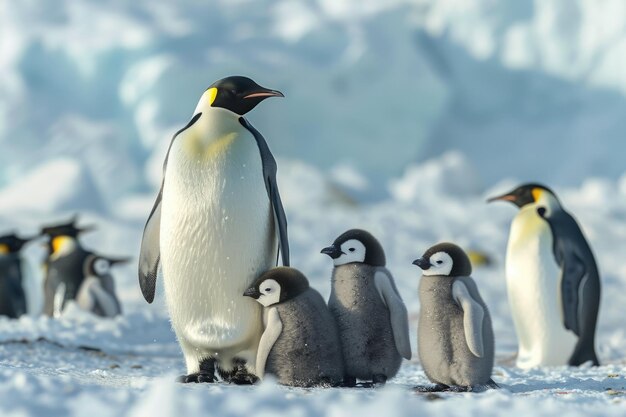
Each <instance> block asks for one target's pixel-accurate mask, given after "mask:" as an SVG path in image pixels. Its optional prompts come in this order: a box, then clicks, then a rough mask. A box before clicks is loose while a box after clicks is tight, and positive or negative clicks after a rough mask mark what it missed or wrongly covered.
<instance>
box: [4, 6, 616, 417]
mask: <svg viewBox="0 0 626 417" xmlns="http://www.w3.org/2000/svg"><path fill="white" fill-rule="evenodd" d="M625 28H626V6H625V5H624V2H623V1H621V0H605V1H601V2H600V1H597V0H536V1H534V2H506V1H493V0H388V1H378V0H345V1H336V0H303V1H299V2H295V1H292V0H279V1H270V0H264V1H251V0H236V1H231V0H228V1H227V0H219V1H214V2H200V1H197V0H182V1H180V2H176V3H167V4H166V3H159V2H154V1H149V0H137V1H134V2H122V1H110V2H96V1H93V0H59V1H56V2H54V3H50V4H46V3H43V2H35V1H0V79H2V82H1V83H0V232H2V233H4V231H11V230H17V231H20V232H22V233H23V234H24V235H29V234H32V233H36V232H37V231H38V230H39V228H40V226H41V225H42V224H46V223H54V222H61V221H66V220H67V219H69V218H70V217H71V216H72V215H74V214H75V213H77V212H79V213H81V217H80V223H79V224H81V225H90V224H94V225H96V226H97V227H98V230H97V231H95V232H92V233H90V234H87V235H85V237H84V243H85V246H86V247H87V248H89V249H94V250H96V251H97V252H98V253H102V254H105V255H110V256H129V255H130V256H135V257H136V256H137V255H138V250H139V243H140V239H141V231H142V228H143V225H144V222H145V220H146V216H147V214H148V213H149V211H150V209H151V207H152V203H153V201H154V198H155V195H156V189H157V188H158V186H159V184H160V181H161V172H162V162H163V157H164V155H165V152H166V150H167V146H168V144H169V141H170V138H171V134H172V133H173V132H175V131H176V130H178V129H179V128H180V127H182V126H184V125H185V124H186V122H187V121H188V119H189V118H190V117H191V111H192V109H193V108H194V107H195V104H196V102H197V99H198V97H199V96H200V94H201V93H202V91H204V89H205V88H206V87H207V86H208V85H209V84H210V83H211V82H213V81H214V80H216V79H218V78H221V77H223V76H226V75H231V74H243V75H249V76H251V77H253V78H254V79H255V80H256V81H258V82H259V83H261V84H262V85H266V86H268V87H271V88H275V89H279V90H281V91H283V92H284V93H285V95H286V98H285V99H282V100H274V101H272V102H271V103H270V102H268V103H267V105H262V106H259V107H258V109H255V110H254V112H253V113H252V114H250V116H249V119H250V121H251V122H252V123H253V124H254V125H255V127H257V128H258V129H259V130H260V131H261V132H263V134H264V136H265V137H266V138H267V140H268V143H269V145H270V146H271V148H272V149H273V151H274V153H275V155H276V156H277V158H278V165H279V174H278V182H279V186H280V191H281V195H282V198H283V200H284V204H285V208H286V211H287V216H288V219H289V226H290V229H289V233H290V241H291V247H292V265H293V266H295V267H297V268H298V269H300V270H301V271H303V272H304V273H305V274H306V275H307V277H308V278H309V280H310V282H311V285H312V286H313V287H315V288H316V289H317V290H318V291H320V292H321V294H322V295H323V296H324V297H326V298H327V297H328V295H329V292H330V274H331V268H332V265H331V262H330V260H329V259H328V258H327V257H326V256H324V255H321V254H320V253H319V251H320V249H322V248H323V247H325V246H327V245H329V244H330V243H331V242H332V241H333V240H334V239H335V237H336V236H338V235H339V234H340V233H342V232H344V231H345V230H348V229H350V228H364V229H367V230H369V231H371V232H372V233H373V234H374V235H375V236H376V237H377V238H378V239H379V240H380V241H381V243H382V244H383V246H384V247H385V250H386V253H387V258H388V266H389V269H390V270H391V272H392V273H393V275H394V277H395V280H396V283H397V285H398V288H399V291H400V292H401V294H402V296H403V298H404V300H405V302H406V304H407V308H408V310H409V314H410V325H411V340H412V344H413V353H414V357H415V358H417V355H416V343H415V341H416V326H417V314H418V311H419V303H418V297H417V283H418V279H419V276H420V271H419V270H418V269H417V268H416V267H415V266H413V265H411V262H412V260H413V259H415V258H416V257H418V256H419V255H420V254H422V253H423V252H424V250H425V249H426V248H428V247H430V246H431V245H433V244H434V243H436V242H439V241H444V240H449V241H453V242H456V243H458V244H459V245H461V246H462V247H464V248H465V249H466V250H477V251H481V252H484V253H486V254H487V255H488V257H489V258H490V260H491V262H490V264H489V265H487V266H484V267H479V268H476V269H475V272H474V274H473V276H474V278H475V280H476V282H477V285H478V287H479V289H480V291H481V294H482V296H483V298H484V300H485V302H486V304H487V305H488V306H489V308H490V311H491V313H492V317H493V324H494V331H495V335H496V368H495V371H494V380H496V381H497V382H498V383H499V384H501V385H502V387H503V389H502V390H498V391H488V392H485V393H482V394H442V395H430V396H428V395H417V394H415V393H413V392H412V391H411V387H413V386H415V385H418V384H425V383H427V380H426V378H425V376H424V373H423V370H422V368H421V366H420V365H419V361H418V360H417V359H414V360H412V361H411V362H406V361H405V362H404V364H403V366H402V368H401V370H400V373H399V375H398V377H397V378H395V379H394V380H392V381H391V382H390V383H389V384H388V386H387V387H385V388H383V389H375V390H367V389H323V390H322V389H311V390H304V389H287V388H284V387H280V386H277V385H276V384H275V383H272V381H266V382H264V383H263V384H262V385H260V386H255V387H238V386H230V385H224V384H218V385H199V386H195V385H194V386H183V385H179V384H175V383H174V382H173V380H174V378H175V376H177V375H179V374H181V373H182V372H183V370H184V363H183V359H182V354H181V353H180V350H179V347H178V345H177V343H176V341H175V338H174V335H173V333H172V331H171V328H170V323H169V320H168V317H167V313H166V311H165V304H164V300H163V291H162V288H161V287H160V286H161V285H162V283H159V287H158V288H157V299H156V300H155V302H154V304H152V305H148V304H146V303H145V301H144V300H143V298H142V296H141V293H140V291H139V288H138V283H137V278H136V268H135V265H133V264H130V265H126V266H120V267H119V268H117V269H116V270H115V271H114V275H115V277H116V283H117V288H118V291H119V295H120V299H121V302H122V304H123V309H124V312H125V315H124V316H122V317H118V318H115V319H98V318H95V317H92V316H90V315H88V314H86V313H83V312H81V311H79V310H77V309H75V308H74V309H69V311H68V312H67V314H65V315H64V316H63V317H62V318H60V319H58V320H52V319H49V318H44V317H38V316H36V315H31V316H28V317H22V318H21V319H19V320H15V321H10V320H6V319H0V415H2V416H3V417H4V416H8V417H26V416H28V417H30V416H44V415H45V416H51V417H56V416H79V415H86V414H89V415H91V416H93V417H101V416H121V415H128V416H132V417H147V416H164V417H168V416H180V415H185V414H195V415H219V416H235V415H250V414H254V415H259V416H263V415H267V416H273V415H277V414H284V415H295V416H302V417H308V416H318V415H328V416H340V415H346V414H348V413H350V414H351V415H357V416H360V417H367V416H380V415H397V416H414V415H420V416H431V415H467V414H471V415H481V416H491V415H502V414H504V413H506V414H507V415H510V414H514V415H515V414H519V415H523V414H525V415H534V416H554V415H558V414H567V415H571V416H589V415H602V416H620V417H621V416H623V415H624V414H625V413H626V327H624V318H623V313H622V311H623V300H624V296H623V294H625V293H626V266H625V265H624V263H623V258H622V256H623V252H624V242H626V174H625V173H624V169H625V168H624V163H623V159H624V152H625V151H626V145H625V144H626V142H625V141H624V131H626V118H624V114H625V113H626V98H625V94H626V87H625V86H626V83H625V81H626V78H625V77H626V75H625V72H624V71H623V62H624V56H625V54H626V29H625ZM529 180H540V181H545V182H547V183H548V185H551V186H553V188H554V189H555V190H556V192H557V194H558V195H559V196H560V197H561V200H562V201H563V203H564V205H565V207H566V208H567V209H569V210H570V211H571V212H573V213H574V214H575V215H576V217H577V218H578V220H579V221H580V223H581V224H582V227H583V230H584V232H585V234H586V235H587V237H588V238H589V240H590V242H591V245H592V247H593V249H594V252H595V254H596V256H597V259H598V264H599V268H600V273H601V279H602V284H603V289H602V305H601V310H600V317H599V326H598V337H597V348H598V354H599V357H600V360H601V362H602V363H603V366H601V367H598V368H590V367H581V368H567V367H561V368H545V369H544V368H542V369H533V370H527V371H526V370H519V369H517V368H515V367H514V360H513V355H514V354H515V351H516V338H515V332H514V330H513V325H512V320H511V316H510V310H509V307H508V302H507V299H506V288H505V280H504V253H505V248H506V239H507V235H508V227H509V224H510V221H511V219H512V217H513V216H514V214H515V209H514V208H513V207H512V206H507V205H505V204H501V205H495V204H494V205H487V204H485V199H486V197H487V196H491V195H494V194H496V193H499V192H502V191H505V190H508V189H510V188H512V187H513V186H515V185H517V184H518V183H519V182H522V181H524V182H526V181H529ZM42 253H43V250H42V248H41V247H40V246H39V245H38V244H37V243H33V244H31V245H30V246H29V247H28V248H27V249H26V251H25V255H26V257H27V259H28V260H29V261H30V263H31V264H32V265H33V267H34V268H33V269H34V272H35V274H34V278H33V281H31V282H30V284H29V285H30V287H32V288H36V289H39V291H40V290H41V285H37V283H38V282H39V283H40V282H41V279H42V273H41V271H40V270H39V268H38V267H37V265H39V264H40V263H41V258H42ZM33 283H34V284H33ZM33 299H35V300H41V294H34V295H33Z"/></svg>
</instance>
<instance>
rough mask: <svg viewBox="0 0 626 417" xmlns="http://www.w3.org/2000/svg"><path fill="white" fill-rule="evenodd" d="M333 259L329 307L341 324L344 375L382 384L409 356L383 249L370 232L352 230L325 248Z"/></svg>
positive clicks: (405, 325) (350, 381) (351, 380)
mask: <svg viewBox="0 0 626 417" xmlns="http://www.w3.org/2000/svg"><path fill="white" fill-rule="evenodd" d="M322 253H324V254H326V255H328V256H330V257H331V258H332V259H333V263H334V268H333V274H332V279H331V283H332V286H331V293H330V298H329V300H328V307H329V309H330V312H331V313H332V314H333V316H334V317H335V320H336V321H337V325H338V326H339V336H340V338H341V345H342V349H343V357H344V363H345V368H346V369H345V372H346V377H345V379H344V384H345V385H346V386H354V385H355V384H356V380H357V379H359V380H366V381H372V383H373V384H384V383H385V382H386V381H387V379H388V378H392V377H394V376H395V375H396V373H397V372H398V369H400V364H401V363H402V358H405V359H411V344H410V341H409V340H410V339H409V321H408V314H407V310H406V307H405V306H404V302H403V301H402V297H400V293H399V292H398V290H397V288H396V285H395V282H394V280H393V277H392V275H391V273H390V272H389V271H388V270H387V268H385V262H386V261H385V252H384V251H383V248H382V246H381V244H380V243H379V242H378V240H376V238H375V237H374V236H372V235H371V234H370V233H369V232H367V231H365V230H361V229H351V230H348V231H347V232H345V233H343V234H342V235H340V236H339V237H338V238H337V239H335V241H334V242H333V244H332V245H331V246H329V247H326V248H324V249H322Z"/></svg>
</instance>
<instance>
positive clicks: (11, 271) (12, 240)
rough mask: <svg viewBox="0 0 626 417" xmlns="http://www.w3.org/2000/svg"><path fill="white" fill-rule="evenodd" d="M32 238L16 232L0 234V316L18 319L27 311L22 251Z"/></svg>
mask: <svg viewBox="0 0 626 417" xmlns="http://www.w3.org/2000/svg"><path fill="white" fill-rule="evenodd" d="M30 240H31V239H22V238H19V237H17V236H16V235H15V234H9V235H4V236H0V316H6V317H9V318H12V319H16V318H19V317H20V316H22V315H24V314H26V313H27V300H26V294H25V292H24V276H23V272H24V260H23V259H22V257H21V255H20V253H21V250H22V248H23V247H24V245H25V244H26V243H28V242H29V241H30Z"/></svg>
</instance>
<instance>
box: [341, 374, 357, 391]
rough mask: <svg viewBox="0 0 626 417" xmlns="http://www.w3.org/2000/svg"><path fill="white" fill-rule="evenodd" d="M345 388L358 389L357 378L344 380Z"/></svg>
mask: <svg viewBox="0 0 626 417" xmlns="http://www.w3.org/2000/svg"><path fill="white" fill-rule="evenodd" d="M341 386H342V387H344V388H354V387H356V378H354V377H351V376H347V377H345V378H344V379H343V383H342V384H341Z"/></svg>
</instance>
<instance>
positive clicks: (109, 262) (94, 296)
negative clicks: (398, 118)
mask: <svg viewBox="0 0 626 417" xmlns="http://www.w3.org/2000/svg"><path fill="white" fill-rule="evenodd" d="M127 262H129V259H114V258H107V257H104V256H99V255H89V256H88V257H87V258H86V259H85V265H84V275H85V279H84V281H83V283H82V284H81V286H80V288H79V290H78V294H77V296H76V303H77V304H78V306H79V307H80V308H81V309H83V310H85V311H90V312H91V313H93V314H95V315H97V316H100V317H115V316H119V315H120V314H122V307H121V304H120V302H119V300H118V298H117V295H116V293H115V283H114V282H113V277H112V275H111V267H113V266H114V265H119V264H123V263H127Z"/></svg>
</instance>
